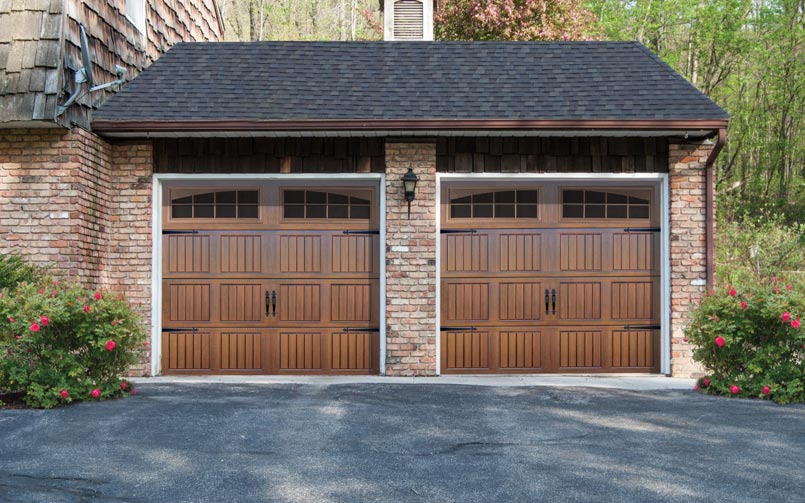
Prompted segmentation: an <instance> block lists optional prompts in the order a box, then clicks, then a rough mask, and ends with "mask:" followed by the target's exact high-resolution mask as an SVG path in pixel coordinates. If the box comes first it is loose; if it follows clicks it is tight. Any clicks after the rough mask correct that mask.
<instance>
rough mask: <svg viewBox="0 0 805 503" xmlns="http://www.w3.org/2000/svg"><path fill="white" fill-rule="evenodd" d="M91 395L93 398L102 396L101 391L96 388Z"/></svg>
mask: <svg viewBox="0 0 805 503" xmlns="http://www.w3.org/2000/svg"><path fill="white" fill-rule="evenodd" d="M90 395H92V398H98V397H99V396H101V390H99V389H98V388H95V389H94V390H92V393H90Z"/></svg>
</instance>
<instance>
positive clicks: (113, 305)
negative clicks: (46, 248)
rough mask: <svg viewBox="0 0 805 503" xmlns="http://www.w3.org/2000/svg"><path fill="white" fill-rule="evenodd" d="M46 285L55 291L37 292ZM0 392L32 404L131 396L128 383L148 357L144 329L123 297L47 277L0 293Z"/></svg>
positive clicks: (39, 405) (130, 388)
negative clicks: (126, 377) (137, 364)
mask: <svg viewBox="0 0 805 503" xmlns="http://www.w3.org/2000/svg"><path fill="white" fill-rule="evenodd" d="M43 284H46V285H47V288H48V292H50V290H51V289H53V292H52V293H51V294H49V295H38V292H39V291H40V290H41V289H42V285H43ZM0 320H6V322H3V323H0V392H4V393H5V392H22V393H24V395H23V400H24V401H25V402H26V404H28V405H29V406H31V407H38V408H50V407H54V406H57V405H63V404H67V403H70V402H73V401H76V400H90V399H97V400H104V399H108V398H115V397H121V396H124V395H127V394H130V393H131V392H132V391H133V387H132V386H131V385H130V384H129V383H126V381H124V380H121V378H120V376H122V375H125V374H126V373H127V371H128V369H129V367H130V366H131V365H132V364H134V363H135V362H137V361H140V360H141V355H142V352H143V342H144V340H145V333H144V331H143V329H142V320H141V318H140V315H139V314H138V313H137V312H135V311H134V309H133V308H132V306H131V305H130V304H129V302H128V301H127V300H126V299H125V296H123V295H113V294H106V293H105V292H102V291H95V290H86V289H84V288H82V287H81V286H80V285H78V284H76V283H75V282H72V281H58V282H54V281H52V280H49V279H46V278H44V277H43V278H41V280H40V281H39V282H37V283H28V282H22V283H19V284H17V285H16V286H15V287H13V288H6V289H5V290H0Z"/></svg>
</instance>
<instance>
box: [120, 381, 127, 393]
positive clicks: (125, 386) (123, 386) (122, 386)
mask: <svg viewBox="0 0 805 503" xmlns="http://www.w3.org/2000/svg"><path fill="white" fill-rule="evenodd" d="M128 387H129V385H128V384H126V381H122V382H121V383H120V389H122V390H123V391H126V388H128Z"/></svg>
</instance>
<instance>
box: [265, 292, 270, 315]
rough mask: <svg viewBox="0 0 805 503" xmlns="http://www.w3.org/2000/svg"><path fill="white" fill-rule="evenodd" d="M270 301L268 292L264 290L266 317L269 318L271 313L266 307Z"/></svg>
mask: <svg viewBox="0 0 805 503" xmlns="http://www.w3.org/2000/svg"><path fill="white" fill-rule="evenodd" d="M270 301H271V294H269V293H268V290H266V316H271V311H270V309H269V306H268V303H269V302H270Z"/></svg>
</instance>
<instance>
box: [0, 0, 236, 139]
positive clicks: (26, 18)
mask: <svg viewBox="0 0 805 503" xmlns="http://www.w3.org/2000/svg"><path fill="white" fill-rule="evenodd" d="M214 1H215V0H177V1H172V0H146V31H147V38H146V37H145V36H144V35H143V34H141V33H140V32H139V31H138V30H137V28H136V27H135V26H134V25H133V24H132V23H131V22H130V21H129V20H128V19H127V18H126V16H125V5H126V2H125V0H83V1H82V0H0V123H1V122H12V121H31V120H35V121H48V122H53V121H54V116H55V112H56V105H57V103H60V102H64V101H65V100H66V97H59V93H61V92H64V93H65V95H69V93H70V92H71V91H72V89H73V86H74V82H73V74H74V72H75V71H76V70H77V69H79V68H80V67H81V66H82V65H81V53H80V37H79V25H80V24H83V25H84V26H85V28H86V29H87V34H88V37H89V44H90V52H91V54H92V60H93V74H94V77H95V80H96V84H101V83H104V82H109V81H112V80H115V79H116V76H115V75H114V68H115V65H120V66H123V67H125V68H126V69H127V70H128V74H127V78H128V79H132V78H134V77H135V76H136V75H137V74H139V73H140V72H141V71H142V70H143V69H145V68H146V67H147V66H148V65H150V64H151V63H152V62H153V61H154V60H156V59H157V58H158V57H159V56H160V55H161V54H162V53H164V52H165V51H167V50H168V49H169V48H170V47H171V46H173V45H174V44H176V43H177V42H181V41H219V40H223V32H222V30H221V26H220V24H219V22H218V15H217V11H216V7H215V4H214ZM111 94H112V91H100V92H95V93H92V94H90V95H86V96H84V97H83V98H81V99H80V100H79V104H78V105H74V106H73V107H71V108H70V109H69V110H68V111H67V113H66V114H64V115H63V116H62V117H60V118H59V119H58V121H59V123H61V124H63V125H70V124H78V125H80V126H82V127H85V128H88V127H89V111H90V110H91V109H92V108H96V107H98V106H99V105H100V104H101V103H102V102H103V101H105V100H106V99H107V98H108V97H109V96H110V95H111Z"/></svg>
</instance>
